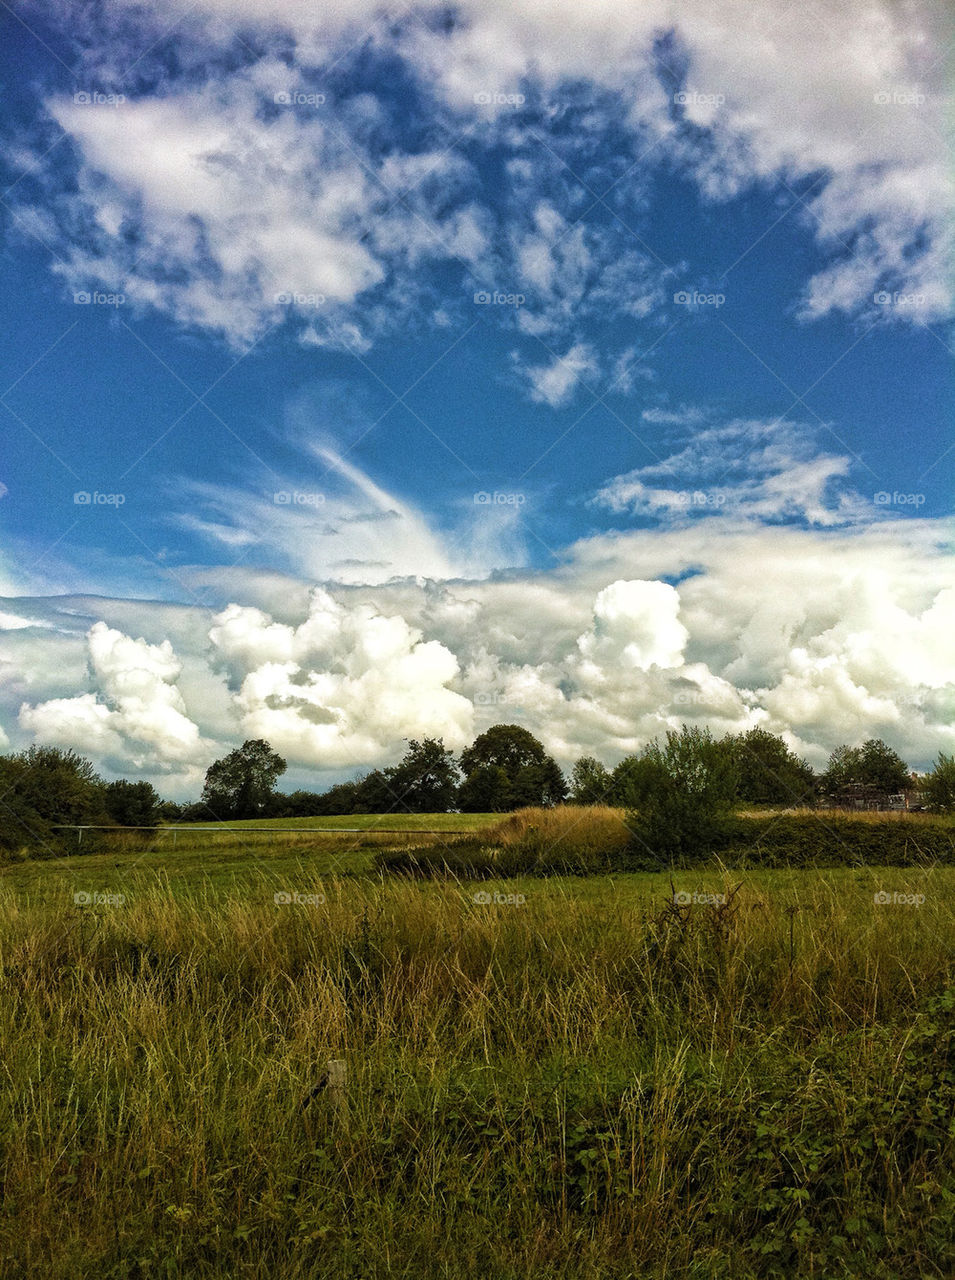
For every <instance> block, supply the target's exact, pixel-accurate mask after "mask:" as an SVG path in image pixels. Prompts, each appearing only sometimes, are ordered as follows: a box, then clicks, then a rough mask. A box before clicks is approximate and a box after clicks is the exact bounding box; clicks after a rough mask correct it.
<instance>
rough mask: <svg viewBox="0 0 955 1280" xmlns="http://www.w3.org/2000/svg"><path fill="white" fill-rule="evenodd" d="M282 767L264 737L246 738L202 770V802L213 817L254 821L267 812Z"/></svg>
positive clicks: (279, 758) (281, 763) (282, 770)
mask: <svg viewBox="0 0 955 1280" xmlns="http://www.w3.org/2000/svg"><path fill="white" fill-rule="evenodd" d="M285 768H286V765H285V761H284V760H283V759H282V757H281V756H280V755H279V754H278V753H277V752H275V751H273V750H272V748H271V747H270V746H269V744H268V743H267V742H266V741H265V739H264V738H249V739H248V740H247V741H246V742H243V744H242V746H241V747H236V749H235V751H230V752H229V754H228V755H227V756H223V757H222V759H221V760H216V761H215V763H214V764H211V765H210V766H209V768H208V769H207V770H206V782H205V786H204V787H203V789H202V802H203V804H205V805H206V806H207V807H208V809H209V810H210V811H211V812H212V813H214V814H215V815H216V817H217V818H221V819H230V818H257V817H259V816H261V815H262V814H263V813H264V812H266V811H267V810H268V807H269V804H270V802H271V799H272V794H273V790H274V787H275V782H276V779H277V778H279V777H280V776H281V775H282V774H283V773H284V772H285Z"/></svg>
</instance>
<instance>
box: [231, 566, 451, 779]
mask: <svg viewBox="0 0 955 1280" xmlns="http://www.w3.org/2000/svg"><path fill="white" fill-rule="evenodd" d="M209 634H210V639H211V640H212V642H213V645H214V646H215V648H216V650H217V651H218V653H219V654H221V656H222V657H223V658H224V659H225V660H226V662H227V663H228V664H229V665H230V667H231V669H232V670H233V672H234V673H235V675H236V678H237V679H238V680H240V681H241V683H240V684H239V687H238V691H237V693H236V704H237V706H238V708H239V710H240V714H241V719H242V727H243V732H244V733H245V734H246V735H247V736H249V737H263V738H267V739H268V741H269V742H271V743H272V745H273V746H274V747H275V748H276V749H277V750H278V751H280V752H281V753H282V754H284V755H286V756H288V757H289V759H290V760H293V761H296V762H300V763H307V764H311V765H316V766H318V767H322V768H326V769H332V768H336V767H342V766H346V765H355V764H377V763H381V762H383V761H385V760H388V759H389V758H391V757H393V756H394V755H395V753H396V752H399V750H400V746H401V740H402V738H405V737H411V736H414V735H422V734H424V735H427V736H432V737H442V738H443V739H444V740H445V742H446V743H447V745H448V746H451V747H453V748H455V749H457V748H459V747H462V746H464V745H465V743H466V742H467V740H468V735H469V731H470V728H471V717H472V708H471V704H470V702H468V700H467V699H466V698H464V697H462V696H461V695H460V694H458V693H455V692H453V691H452V690H451V689H449V688H448V685H449V684H450V682H451V681H453V680H454V678H455V677H456V676H457V674H458V662H457V659H456V658H455V656H454V654H453V653H451V651H450V650H449V649H447V648H446V647H445V646H444V645H442V644H440V643H439V642H438V641H436V640H424V639H423V638H422V636H421V633H420V632H419V631H417V630H416V629H415V628H413V627H410V626H409V625H408V623H407V622H406V621H405V619H404V618H402V617H400V616H396V615H388V616H386V615H384V614H382V613H379V612H377V611H376V610H375V609H374V608H372V607H370V606H368V605H358V606H356V607H354V608H352V609H346V608H344V607H343V606H342V605H340V604H339V603H337V602H336V601H335V600H334V599H333V598H332V597H331V596H330V595H329V594H328V593H327V592H325V591H320V590H316V592H315V593H314V595H313V598H312V602H311V606H310V609H309V614H308V617H307V618H306V620H305V621H304V622H302V623H301V625H299V626H298V627H287V626H280V625H278V624H276V623H274V622H273V621H272V619H271V618H270V617H269V616H268V615H267V614H265V613H263V612H261V611H260V610H257V609H250V608H242V607H240V606H237V605H230V606H229V608H228V609H226V610H224V611H223V612H222V613H221V614H219V615H218V616H217V618H216V619H215V624H214V626H213V628H212V630H211V631H210V633H209Z"/></svg>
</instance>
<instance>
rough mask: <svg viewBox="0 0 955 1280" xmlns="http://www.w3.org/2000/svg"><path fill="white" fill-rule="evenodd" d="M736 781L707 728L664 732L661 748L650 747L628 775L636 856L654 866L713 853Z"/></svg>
mask: <svg viewBox="0 0 955 1280" xmlns="http://www.w3.org/2000/svg"><path fill="white" fill-rule="evenodd" d="M737 781H738V772H737V767H736V761H735V758H734V753H733V751H732V750H731V749H730V748H729V747H727V745H726V744H725V743H721V742H716V741H714V739H713V736H712V735H711V733H710V731H709V730H708V729H700V728H697V727H695V726H688V725H684V726H683V728H682V730H681V731H680V732H679V733H676V732H674V731H673V730H671V731H670V732H668V733H667V735H666V740H665V741H664V743H663V745H662V746H661V745H660V744H659V743H657V742H652V743H650V745H649V746H648V747H647V748H646V749H645V751H644V753H643V755H642V757H641V758H640V762H639V767H638V768H635V769H633V770H631V772H630V774H629V785H630V793H631V798H632V802H633V803H634V805H635V808H634V810H633V811H632V812H631V814H630V815H629V818H628V822H629V825H630V827H631V829H632V830H633V833H634V841H635V844H636V846H637V851H636V852H638V853H639V852H641V851H642V854H643V855H644V856H645V857H646V858H648V859H649V860H651V862H654V863H655V865H660V864H662V863H664V862H667V863H671V864H677V863H679V862H680V861H681V860H682V859H685V858H686V857H699V856H700V854H701V853H703V852H705V851H708V850H709V849H711V848H713V847H714V846H715V845H716V844H717V843H718V841H719V836H720V833H719V825H720V822H721V820H722V819H723V817H724V816H725V815H726V814H728V813H729V811H730V807H731V805H732V803H733V799H734V797H735V795H736V787H737Z"/></svg>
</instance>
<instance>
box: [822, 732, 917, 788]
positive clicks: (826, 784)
mask: <svg viewBox="0 0 955 1280" xmlns="http://www.w3.org/2000/svg"><path fill="white" fill-rule="evenodd" d="M852 783H861V784H862V785H863V786H866V787H873V788H875V789H876V790H878V791H882V792H884V793H885V794H886V795H892V794H895V793H897V792H900V791H904V790H905V789H906V788H907V787H909V786H910V785H911V773H910V772H909V767H908V765H907V764H906V763H905V761H904V760H903V759H902V757H901V756H900V755H899V754H898V752H897V751H893V750H892V748H891V747H889V746H886V744H885V743H884V742H883V741H882V739H881V738H869V740H868V741H867V742H864V743H863V744H862V746H861V747H849V746H842V747H836V749H835V751H833V752H832V754H831V755H830V757H829V762H828V764H827V766H826V771H825V773H824V774H823V775H822V785H823V788H824V790H825V791H827V792H828V793H830V794H832V793H835V792H838V791H840V790H842V789H843V788H844V787H847V786H849V785H850V784H852Z"/></svg>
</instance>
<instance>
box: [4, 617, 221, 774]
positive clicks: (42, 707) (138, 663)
mask: <svg viewBox="0 0 955 1280" xmlns="http://www.w3.org/2000/svg"><path fill="white" fill-rule="evenodd" d="M87 641H88V645H89V661H90V677H91V680H92V682H93V683H94V684H95V686H96V690H97V692H95V693H93V692H90V693H83V694H78V695H76V696H75V697H71V698H53V699H50V700H48V701H46V702H40V703H38V704H37V705H35V706H31V705H30V704H29V703H24V704H23V705H22V706H21V708H20V714H19V723H20V727H21V728H23V729H25V730H27V731H29V732H31V733H33V734H34V735H35V737H36V739H37V741H40V742H44V743H48V744H50V745H53V746H81V747H82V748H83V749H85V750H87V751H89V752H91V753H92V754H94V755H96V756H97V757H104V758H106V759H107V760H112V761H113V762H119V761H128V762H129V763H130V764H131V765H132V766H133V767H134V768H135V769H136V770H140V771H145V772H147V773H152V772H169V773H182V772H184V771H185V772H186V773H189V771H190V770H189V767H190V766H192V767H193V771H194V770H195V767H196V766H198V764H199V763H200V762H201V761H202V760H203V759H204V758H205V757H206V756H207V754H208V747H209V744H208V743H206V742H204V741H203V740H202V738H201V736H200V733H199V729H198V727H197V725H196V724H194V723H193V721H192V720H190V719H189V716H188V714H187V712H186V707H185V703H184V701H183V698H182V694H181V693H180V691H179V689H178V687H177V684H176V682H177V680H178V678H179V675H180V673H181V671H182V664H181V663H180V661H179V659H178V658H177V656H176V654H175V653H174V651H173V648H172V645H171V644H170V643H169V641H168V640H165V641H163V642H162V643H161V644H158V645H154V644H148V643H147V642H146V641H145V640H143V639H139V640H134V639H132V637H130V636H128V635H124V634H123V633H122V632H120V631H116V630H114V629H112V628H111V627H108V626H107V625H106V623H105V622H97V623H95V624H94V625H93V626H92V627H91V628H90V630H89V633H88V636H87ZM197 776H198V775H197Z"/></svg>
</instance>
